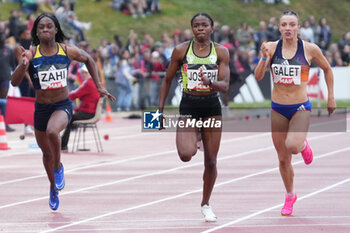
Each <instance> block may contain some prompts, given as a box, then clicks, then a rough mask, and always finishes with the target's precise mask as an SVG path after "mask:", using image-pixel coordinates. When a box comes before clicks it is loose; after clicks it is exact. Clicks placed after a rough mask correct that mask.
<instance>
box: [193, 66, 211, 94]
mask: <svg viewBox="0 0 350 233" xmlns="http://www.w3.org/2000/svg"><path fill="white" fill-rule="evenodd" d="M202 72H203V75H204V76H206V77H208V78H209V79H212V80H213V81H216V80H218V70H217V69H214V70H207V69H204V68H203V71H202ZM187 89H196V90H208V89H210V87H209V85H204V84H203V82H202V79H201V75H200V70H199V69H187Z"/></svg>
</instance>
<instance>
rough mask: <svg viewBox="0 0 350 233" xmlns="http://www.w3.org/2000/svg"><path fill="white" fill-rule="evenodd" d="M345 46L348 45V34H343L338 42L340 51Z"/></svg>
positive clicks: (349, 39)
mask: <svg viewBox="0 0 350 233" xmlns="http://www.w3.org/2000/svg"><path fill="white" fill-rule="evenodd" d="M346 45H350V32H347V33H344V35H343V36H342V38H341V39H340V40H339V42H338V48H339V50H340V51H342V50H343V48H344V47H345V46H346Z"/></svg>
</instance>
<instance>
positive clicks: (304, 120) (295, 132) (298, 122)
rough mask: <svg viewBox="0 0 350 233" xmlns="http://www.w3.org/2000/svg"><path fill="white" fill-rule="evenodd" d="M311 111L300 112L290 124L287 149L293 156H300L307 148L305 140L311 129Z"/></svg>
mask: <svg viewBox="0 0 350 233" xmlns="http://www.w3.org/2000/svg"><path fill="white" fill-rule="evenodd" d="M310 114H311V112H309V111H298V112H296V113H295V114H294V116H293V117H292V119H291V120H290V122H289V130H288V135H287V138H286V147H287V149H288V151H289V152H290V153H292V154H298V153H299V152H300V151H302V150H303V149H304V147H305V138H306V135H307V132H308V129H309V122H310Z"/></svg>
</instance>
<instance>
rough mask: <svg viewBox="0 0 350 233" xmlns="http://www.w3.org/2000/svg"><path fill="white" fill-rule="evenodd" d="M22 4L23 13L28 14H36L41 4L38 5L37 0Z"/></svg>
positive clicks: (28, 0) (22, 1)
mask: <svg viewBox="0 0 350 233" xmlns="http://www.w3.org/2000/svg"><path fill="white" fill-rule="evenodd" d="M21 4H22V11H23V12H24V13H26V14H32V13H35V12H36V11H37V10H38V8H39V4H38V3H37V0H21Z"/></svg>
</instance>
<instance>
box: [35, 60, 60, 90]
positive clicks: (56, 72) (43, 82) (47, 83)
mask: <svg viewBox="0 0 350 233" xmlns="http://www.w3.org/2000/svg"><path fill="white" fill-rule="evenodd" d="M38 78H39V82H40V86H41V89H56V88H62V87H65V86H67V68H63V69H56V67H55V66H54V65H51V67H50V68H49V69H48V70H45V71H39V72H38Z"/></svg>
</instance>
